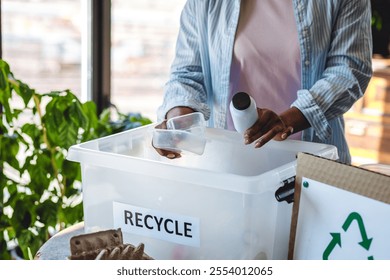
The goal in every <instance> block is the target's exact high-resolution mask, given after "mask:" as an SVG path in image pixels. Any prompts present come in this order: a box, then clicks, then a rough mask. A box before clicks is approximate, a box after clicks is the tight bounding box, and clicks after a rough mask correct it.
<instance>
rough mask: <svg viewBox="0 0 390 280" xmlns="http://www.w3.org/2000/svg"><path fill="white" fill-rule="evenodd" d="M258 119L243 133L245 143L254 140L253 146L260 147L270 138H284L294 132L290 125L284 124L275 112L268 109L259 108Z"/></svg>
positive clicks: (278, 139)
mask: <svg viewBox="0 0 390 280" xmlns="http://www.w3.org/2000/svg"><path fill="white" fill-rule="evenodd" d="M258 113H259V119H258V120H257V122H256V123H255V124H254V125H253V126H252V127H251V128H249V129H247V131H246V132H245V134H244V142H245V144H251V143H253V142H254V144H255V148H260V147H262V146H263V145H264V144H266V143H267V142H269V141H270V140H272V139H274V140H277V141H283V140H286V139H287V138H288V137H289V136H290V135H291V134H293V133H294V129H293V127H292V126H286V125H285V123H284V122H283V120H282V119H281V118H280V116H279V115H277V114H276V113H275V112H273V111H271V110H268V109H259V108H258Z"/></svg>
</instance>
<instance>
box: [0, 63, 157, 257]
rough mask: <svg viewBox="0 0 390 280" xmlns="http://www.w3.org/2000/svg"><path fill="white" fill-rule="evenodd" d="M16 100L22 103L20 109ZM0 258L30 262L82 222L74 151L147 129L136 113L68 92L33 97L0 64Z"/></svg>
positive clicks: (78, 180) (77, 166) (4, 66)
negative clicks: (112, 136) (72, 157)
mask: <svg viewBox="0 0 390 280" xmlns="http://www.w3.org/2000/svg"><path fill="white" fill-rule="evenodd" d="M18 101H19V102H18ZM0 105H1V106H2V112H0V259H10V258H12V257H11V254H10V252H9V247H10V245H12V244H14V245H15V246H16V247H17V248H18V249H20V250H19V251H18V256H20V257H22V258H26V259H27V258H31V257H32V256H33V255H35V253H36V252H37V250H38V249H39V248H40V247H41V245H42V244H43V243H44V242H45V241H46V240H48V238H50V236H51V235H52V234H54V233H56V232H58V231H59V230H61V229H63V228H66V227H68V226H69V225H72V224H75V223H77V222H79V221H82V219H83V209H82V196H81V183H80V181H81V175H80V167H79V164H78V163H74V162H70V161H67V160H66V159H65V158H66V155H67V151H68V148H69V147H70V146H72V145H74V144H77V143H80V142H84V141H88V140H91V139H94V138H97V137H102V136H106V135H109V134H112V133H116V132H119V131H123V130H126V129H130V128H133V127H137V126H141V125H145V124H148V123H150V122H151V121H150V120H149V119H147V118H144V117H143V116H142V115H140V114H123V113H120V112H116V121H113V120H112V110H111V109H106V110H105V111H103V113H102V114H101V115H99V116H98V115H97V112H96V106H95V104H94V103H93V102H92V101H89V102H85V103H81V102H80V101H79V100H78V98H77V97H76V96H75V95H74V94H73V93H72V92H71V91H70V90H63V91H52V92H49V93H44V94H41V93H38V92H36V91H35V90H34V89H32V88H30V87H29V86H28V85H27V84H25V83H23V82H22V81H20V80H18V79H17V78H15V77H14V75H13V73H12V71H11V70H10V67H9V65H8V64H7V62H5V61H4V60H0Z"/></svg>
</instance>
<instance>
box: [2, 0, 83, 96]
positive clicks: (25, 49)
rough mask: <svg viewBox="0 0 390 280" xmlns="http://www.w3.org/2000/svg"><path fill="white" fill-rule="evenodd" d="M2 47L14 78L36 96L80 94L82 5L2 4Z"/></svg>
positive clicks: (43, 0) (64, 1) (6, 0)
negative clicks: (53, 92) (60, 92)
mask: <svg viewBox="0 0 390 280" xmlns="http://www.w3.org/2000/svg"><path fill="white" fill-rule="evenodd" d="M1 4H2V6H1V7H2V31H1V33H2V43H3V44H2V45H3V46H2V47H3V59H4V60H6V61H7V62H8V63H9V64H10V66H11V70H12V71H13V72H14V74H15V76H16V77H17V78H19V79H21V80H22V81H24V82H25V83H27V84H29V85H30V86H31V87H33V88H35V89H36V90H37V91H38V92H42V93H44V92H49V91H51V90H64V89H70V90H71V91H73V92H74V93H75V94H76V95H77V96H80V90H81V11H82V9H81V1H80V0H50V1H49V0H2V1H1Z"/></svg>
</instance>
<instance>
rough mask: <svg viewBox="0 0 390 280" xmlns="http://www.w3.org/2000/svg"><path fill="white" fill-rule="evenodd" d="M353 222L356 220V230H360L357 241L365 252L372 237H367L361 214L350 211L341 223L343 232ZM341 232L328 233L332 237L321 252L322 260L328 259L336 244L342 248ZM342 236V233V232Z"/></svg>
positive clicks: (368, 248) (371, 257) (370, 258)
mask: <svg viewBox="0 0 390 280" xmlns="http://www.w3.org/2000/svg"><path fill="white" fill-rule="evenodd" d="M353 222H356V223H357V225H358V230H359V231H360V235H361V237H362V241H361V242H359V243H358V245H359V246H361V247H363V248H364V249H365V250H367V252H369V250H370V247H371V242H372V240H373V238H368V236H367V232H366V228H365V226H364V222H363V219H362V216H361V215H360V214H359V213H357V212H352V213H351V214H349V215H348V217H347V219H346V220H345V222H344V224H343V225H342V229H343V230H344V232H347V231H348V230H349V228H350V226H351V224H352V223H353ZM341 233H342V232H331V233H330V235H331V236H332V239H331V240H330V242H329V244H328V246H327V247H326V248H325V250H324V253H323V254H322V259H323V260H328V259H329V256H330V255H331V254H332V251H333V250H334V249H335V248H336V246H339V247H341V248H342V239H341V237H342V235H341ZM343 236H344V234H343ZM367 259H369V260H373V259H374V256H370V255H369V256H368V257H367Z"/></svg>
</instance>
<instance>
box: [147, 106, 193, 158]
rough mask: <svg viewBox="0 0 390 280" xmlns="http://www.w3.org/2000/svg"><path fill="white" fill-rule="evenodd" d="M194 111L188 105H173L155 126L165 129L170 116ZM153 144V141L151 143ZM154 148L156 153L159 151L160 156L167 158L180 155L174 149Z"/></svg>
mask: <svg viewBox="0 0 390 280" xmlns="http://www.w3.org/2000/svg"><path fill="white" fill-rule="evenodd" d="M194 112H195V111H194V110H193V109H191V108H189V107H174V108H172V109H171V110H169V111H168V113H167V115H166V119H165V120H164V121H163V122H161V123H160V124H158V125H157V126H156V127H155V128H157V129H167V120H169V119H170V118H173V117H177V116H182V115H187V114H191V113H194ZM152 145H153V143H152ZM154 149H155V150H156V151H157V153H159V154H160V155H161V156H164V157H167V158H169V159H174V158H180V157H181V155H180V153H178V152H174V151H169V150H163V149H159V148H155V147H154Z"/></svg>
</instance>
